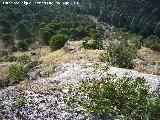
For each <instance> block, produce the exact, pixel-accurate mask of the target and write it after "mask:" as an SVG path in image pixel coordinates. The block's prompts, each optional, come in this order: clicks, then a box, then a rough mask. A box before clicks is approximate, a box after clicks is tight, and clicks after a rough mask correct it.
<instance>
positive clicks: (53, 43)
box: [49, 34, 69, 50]
mask: <svg viewBox="0 0 160 120" xmlns="http://www.w3.org/2000/svg"><path fill="white" fill-rule="evenodd" d="M68 40H69V37H68V36H67V35H63V34H58V35H54V36H52V37H51V39H50V41H49V46H50V48H51V50H58V49H60V48H62V47H63V46H64V45H65V43H66V42H67V41H68Z"/></svg>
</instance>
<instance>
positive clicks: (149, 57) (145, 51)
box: [138, 47, 160, 62]
mask: <svg viewBox="0 0 160 120" xmlns="http://www.w3.org/2000/svg"><path fill="white" fill-rule="evenodd" d="M138 55H139V56H141V57H143V58H144V59H145V60H146V61H147V62H153V61H160V52H156V51H153V50H151V49H149V48H146V47H142V49H140V50H139V51H138Z"/></svg>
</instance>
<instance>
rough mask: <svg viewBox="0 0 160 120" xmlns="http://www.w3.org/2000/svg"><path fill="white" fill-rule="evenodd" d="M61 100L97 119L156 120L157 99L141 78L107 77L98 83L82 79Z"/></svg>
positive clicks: (157, 119)
mask: <svg viewBox="0 0 160 120" xmlns="http://www.w3.org/2000/svg"><path fill="white" fill-rule="evenodd" d="M64 101H65V102H66V103H67V104H68V105H69V106H71V107H77V106H82V107H83V108H84V109H86V110H87V111H88V112H89V113H91V114H93V115H96V116H99V117H100V119H102V118H105V117H112V118H114V119H123V120H159V119H160V112H159V110H160V99H159V98H158V96H157V95H156V94H155V93H154V92H150V91H149V86H148V85H147V82H146V80H145V79H144V78H136V79H132V78H127V77H122V78H118V77H117V76H115V75H110V74H108V75H107V78H105V79H102V80H85V81H83V82H81V83H80V85H79V86H78V87H76V88H74V89H72V90H70V91H69V93H68V94H67V99H66V98H65V97H64Z"/></svg>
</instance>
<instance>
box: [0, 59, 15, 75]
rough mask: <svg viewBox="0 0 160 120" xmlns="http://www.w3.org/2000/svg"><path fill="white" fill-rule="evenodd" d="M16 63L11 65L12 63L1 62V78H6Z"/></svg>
mask: <svg viewBox="0 0 160 120" xmlns="http://www.w3.org/2000/svg"><path fill="white" fill-rule="evenodd" d="M11 64H14V63H10V62H1V63H0V76H3V77H4V76H5V75H6V74H7V71H8V67H9V66H10V65H11Z"/></svg>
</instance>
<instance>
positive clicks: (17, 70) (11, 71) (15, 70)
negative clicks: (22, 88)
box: [7, 64, 26, 83]
mask: <svg viewBox="0 0 160 120" xmlns="http://www.w3.org/2000/svg"><path fill="white" fill-rule="evenodd" d="M7 78H8V79H9V80H10V82H11V83H13V82H15V81H21V80H24V78H26V71H25V70H24V68H23V66H21V65H15V64H14V65H11V66H9V68H8V74H7Z"/></svg>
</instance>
